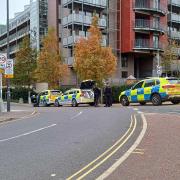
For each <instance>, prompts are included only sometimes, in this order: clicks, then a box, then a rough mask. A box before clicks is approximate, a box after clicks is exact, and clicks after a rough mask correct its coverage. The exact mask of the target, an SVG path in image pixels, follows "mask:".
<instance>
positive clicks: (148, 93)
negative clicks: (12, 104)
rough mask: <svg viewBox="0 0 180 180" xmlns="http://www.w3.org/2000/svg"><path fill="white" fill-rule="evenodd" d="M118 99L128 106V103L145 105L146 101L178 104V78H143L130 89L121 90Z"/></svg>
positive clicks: (154, 103)
mask: <svg viewBox="0 0 180 180" xmlns="http://www.w3.org/2000/svg"><path fill="white" fill-rule="evenodd" d="M119 101H120V103H121V104H122V105H123V106H128V105H129V104H130V103H140V104H141V105H145V104H146V103H147V102H152V104H153V105H155V106H158V105H161V104H162V102H164V101H171V102H172V103H173V104H178V103H180V80H179V79H177V78H148V79H144V80H142V81H139V82H138V83H137V84H135V85H134V86H133V87H132V88H131V89H128V90H126V91H123V92H122V93H121V94H120V96H119Z"/></svg>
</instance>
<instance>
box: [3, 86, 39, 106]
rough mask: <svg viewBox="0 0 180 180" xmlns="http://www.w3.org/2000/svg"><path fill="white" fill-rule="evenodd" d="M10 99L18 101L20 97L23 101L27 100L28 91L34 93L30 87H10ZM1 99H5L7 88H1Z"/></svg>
mask: <svg viewBox="0 0 180 180" xmlns="http://www.w3.org/2000/svg"><path fill="white" fill-rule="evenodd" d="M10 91H11V101H13V102H18V101H19V99H20V98H23V101H24V103H27V102H28V92H29V91H30V92H31V95H33V94H36V93H35V92H34V91H33V90H32V89H28V88H23V87H18V88H11V89H10ZM3 99H4V100H6V99H7V89H6V88H4V89H3Z"/></svg>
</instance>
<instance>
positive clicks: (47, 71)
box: [36, 28, 68, 88]
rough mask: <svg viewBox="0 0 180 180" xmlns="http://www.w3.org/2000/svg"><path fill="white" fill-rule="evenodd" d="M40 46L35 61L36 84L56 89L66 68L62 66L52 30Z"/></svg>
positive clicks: (64, 74)
mask: <svg viewBox="0 0 180 180" xmlns="http://www.w3.org/2000/svg"><path fill="white" fill-rule="evenodd" d="M42 46H43V47H42V49H41V51H40V54H39V57H38V61H37V69H36V79H37V81H38V82H47V83H48V85H49V88H57V87H58V86H59V82H60V80H62V79H63V78H64V77H65V76H67V73H68V66H67V65H65V64H63V59H62V57H61V55H60V50H59V46H58V39H57V36H56V33H55V30H54V29H53V28H51V29H49V30H48V34H47V35H46V36H45V37H44V39H43V40H42Z"/></svg>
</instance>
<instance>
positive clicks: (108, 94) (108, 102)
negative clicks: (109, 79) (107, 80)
mask: <svg viewBox="0 0 180 180" xmlns="http://www.w3.org/2000/svg"><path fill="white" fill-rule="evenodd" d="M104 96H105V107H110V106H112V88H111V87H110V85H109V84H107V85H106V87H105V89H104Z"/></svg>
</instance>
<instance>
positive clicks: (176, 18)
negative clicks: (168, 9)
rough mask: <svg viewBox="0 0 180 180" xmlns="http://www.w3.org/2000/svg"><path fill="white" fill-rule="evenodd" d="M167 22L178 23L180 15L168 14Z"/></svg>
mask: <svg viewBox="0 0 180 180" xmlns="http://www.w3.org/2000/svg"><path fill="white" fill-rule="evenodd" d="M168 20H169V21H173V22H176V23H180V15H178V14H175V13H169V14H168Z"/></svg>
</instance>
